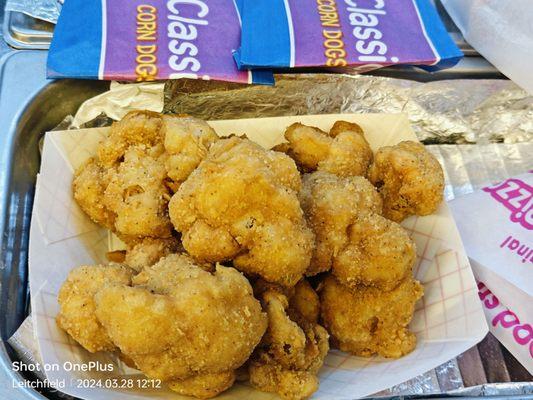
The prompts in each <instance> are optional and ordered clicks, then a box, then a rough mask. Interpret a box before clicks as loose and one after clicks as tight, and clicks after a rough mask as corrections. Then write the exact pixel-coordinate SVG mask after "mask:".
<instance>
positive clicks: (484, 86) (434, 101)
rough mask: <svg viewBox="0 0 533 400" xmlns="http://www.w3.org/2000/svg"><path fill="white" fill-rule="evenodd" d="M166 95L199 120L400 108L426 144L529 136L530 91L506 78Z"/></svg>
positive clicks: (280, 81)
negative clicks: (528, 92)
mask: <svg viewBox="0 0 533 400" xmlns="http://www.w3.org/2000/svg"><path fill="white" fill-rule="evenodd" d="M165 96H166V98H165V100H166V107H165V110H166V111H168V112H177V113H187V114H192V115H195V116H198V117H200V118H204V119H231V118H254V117H274V116H281V115H304V114H328V113H359V112H361V113H370V112H372V113H398V112H404V113H407V114H408V115H409V119H410V121H411V124H412V126H413V128H414V130H415V132H416V134H417V136H418V138H419V139H420V140H422V141H423V142H424V143H426V144H430V143H448V144H451V143H490V142H505V143H518V142H530V141H532V140H533V96H530V95H528V94H527V92H525V91H524V90H522V89H520V88H519V87H518V86H517V85H515V84H514V83H512V82H511V81H507V80H463V79H461V80H444V81H435V82H428V83H421V82H415V81H409V80H402V79H393V78H384V77H375V76H367V75H365V76H363V75H358V76H351V75H333V74H312V75H311V74H293V75H277V76H276V85H275V86H273V87H270V86H246V85H237V84H227V83H220V82H206V81H186V80H181V81H170V82H168V83H167V85H166V93H165Z"/></svg>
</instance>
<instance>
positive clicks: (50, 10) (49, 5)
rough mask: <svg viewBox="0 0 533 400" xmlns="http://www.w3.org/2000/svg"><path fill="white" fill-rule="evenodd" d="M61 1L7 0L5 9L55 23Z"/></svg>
mask: <svg viewBox="0 0 533 400" xmlns="http://www.w3.org/2000/svg"><path fill="white" fill-rule="evenodd" d="M62 3H63V0H7V3H6V10H8V11H16V12H21V13H24V14H27V15H29V16H30V17H34V18H38V19H42V20H44V21H48V22H51V23H53V24H55V23H56V22H57V19H58V18H59V13H60V12H61V5H62Z"/></svg>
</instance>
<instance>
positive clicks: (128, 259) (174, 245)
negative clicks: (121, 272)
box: [123, 237, 180, 272]
mask: <svg viewBox="0 0 533 400" xmlns="http://www.w3.org/2000/svg"><path fill="white" fill-rule="evenodd" d="M179 248H180V242H179V240H177V239H176V238H174V237H170V238H164V239H163V238H150V237H146V238H143V239H141V240H139V241H135V242H133V243H132V244H131V245H128V249H127V250H126V256H125V258H124V261H123V262H124V264H126V265H127V266H128V267H130V268H132V269H134V270H135V271H137V272H140V271H141V270H142V269H143V268H144V267H150V266H152V265H154V264H155V263H156V262H158V261H159V260H160V259H161V258H163V257H165V256H168V255H169V254H172V253H176V252H177V251H178V249H179Z"/></svg>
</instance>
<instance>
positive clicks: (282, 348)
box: [249, 281, 329, 399]
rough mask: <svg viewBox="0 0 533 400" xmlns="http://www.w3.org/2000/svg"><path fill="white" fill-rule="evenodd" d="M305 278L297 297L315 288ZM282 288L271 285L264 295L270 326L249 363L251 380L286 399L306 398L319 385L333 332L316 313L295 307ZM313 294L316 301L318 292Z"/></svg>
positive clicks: (300, 284) (264, 305) (297, 291)
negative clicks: (319, 376) (322, 324)
mask: <svg viewBox="0 0 533 400" xmlns="http://www.w3.org/2000/svg"><path fill="white" fill-rule="evenodd" d="M302 282H305V281H301V283H299V284H298V285H297V287H296V288H295V290H294V294H293V297H294V296H304V297H305V296H309V290H310V291H312V288H311V287H310V286H308V284H306V283H302ZM282 292H283V289H281V290H276V289H269V290H267V291H266V292H264V293H263V294H262V295H261V300H262V304H263V307H264V309H265V310H266V312H267V314H268V328H267V331H266V333H265V335H264V336H263V339H262V340H261V343H260V345H259V347H258V349H257V350H256V352H255V353H254V355H253V357H252V360H251V361H250V364H249V374H250V383H251V384H252V386H254V387H256V388H258V389H259V390H263V391H266V392H275V393H278V394H279V395H280V396H281V397H282V398H284V399H305V398H307V397H309V396H311V395H312V394H313V393H314V392H315V391H316V390H317V389H318V378H317V376H316V375H317V373H318V370H319V369H320V367H321V366H322V364H323V362H324V358H325V357H326V355H327V352H328V350H329V344H328V338H329V336H328V333H327V332H326V330H325V329H324V328H323V327H322V326H320V325H318V324H317V322H316V320H312V319H313V318H315V315H311V316H310V315H309V314H308V315H303V314H301V313H300V312H299V309H298V308H292V306H291V305H290V302H289V299H288V298H287V296H286V295H284V294H283V293H282ZM303 292H305V295H304V293H303ZM315 295H316V293H315ZM310 297H311V298H312V300H313V302H314V300H315V298H314V296H310ZM316 300H317V299H316ZM315 304H316V303H315ZM296 305H297V306H298V305H300V303H299V302H298V303H296ZM303 311H304V312H307V311H309V309H308V308H304V309H303ZM316 317H317V316H316Z"/></svg>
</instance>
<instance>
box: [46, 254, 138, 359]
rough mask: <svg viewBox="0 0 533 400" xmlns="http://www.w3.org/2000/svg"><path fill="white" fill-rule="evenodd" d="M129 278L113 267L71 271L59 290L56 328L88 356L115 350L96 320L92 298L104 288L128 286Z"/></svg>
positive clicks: (120, 268) (122, 269)
mask: <svg viewBox="0 0 533 400" xmlns="http://www.w3.org/2000/svg"><path fill="white" fill-rule="evenodd" d="M132 275H133V271H132V270H130V269H129V268H126V267H123V266H121V265H113V264H112V265H92V266H81V267H78V268H75V269H73V270H72V271H70V273H69V274H68V277H67V279H66V280H65V282H63V285H62V286H61V289H60V290H59V296H58V302H59V308H60V309H59V314H57V317H56V321H57V325H58V326H59V327H60V328H61V329H63V330H65V331H66V332H67V333H68V334H69V335H70V336H72V338H73V339H74V340H75V341H77V342H78V343H79V344H81V345H82V346H83V347H85V348H86V349H87V350H89V351H90V352H91V353H95V352H97V351H104V350H107V351H113V350H115V349H116V347H115V345H114V344H113V342H112V341H111V339H110V338H109V336H108V335H107V333H106V331H105V330H104V328H103V327H102V325H101V324H100V322H99V321H98V319H97V318H96V315H95V303H94V294H95V293H96V292H97V291H98V290H100V289H102V288H103V287H106V286H114V285H129V284H130V282H131V277H132Z"/></svg>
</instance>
